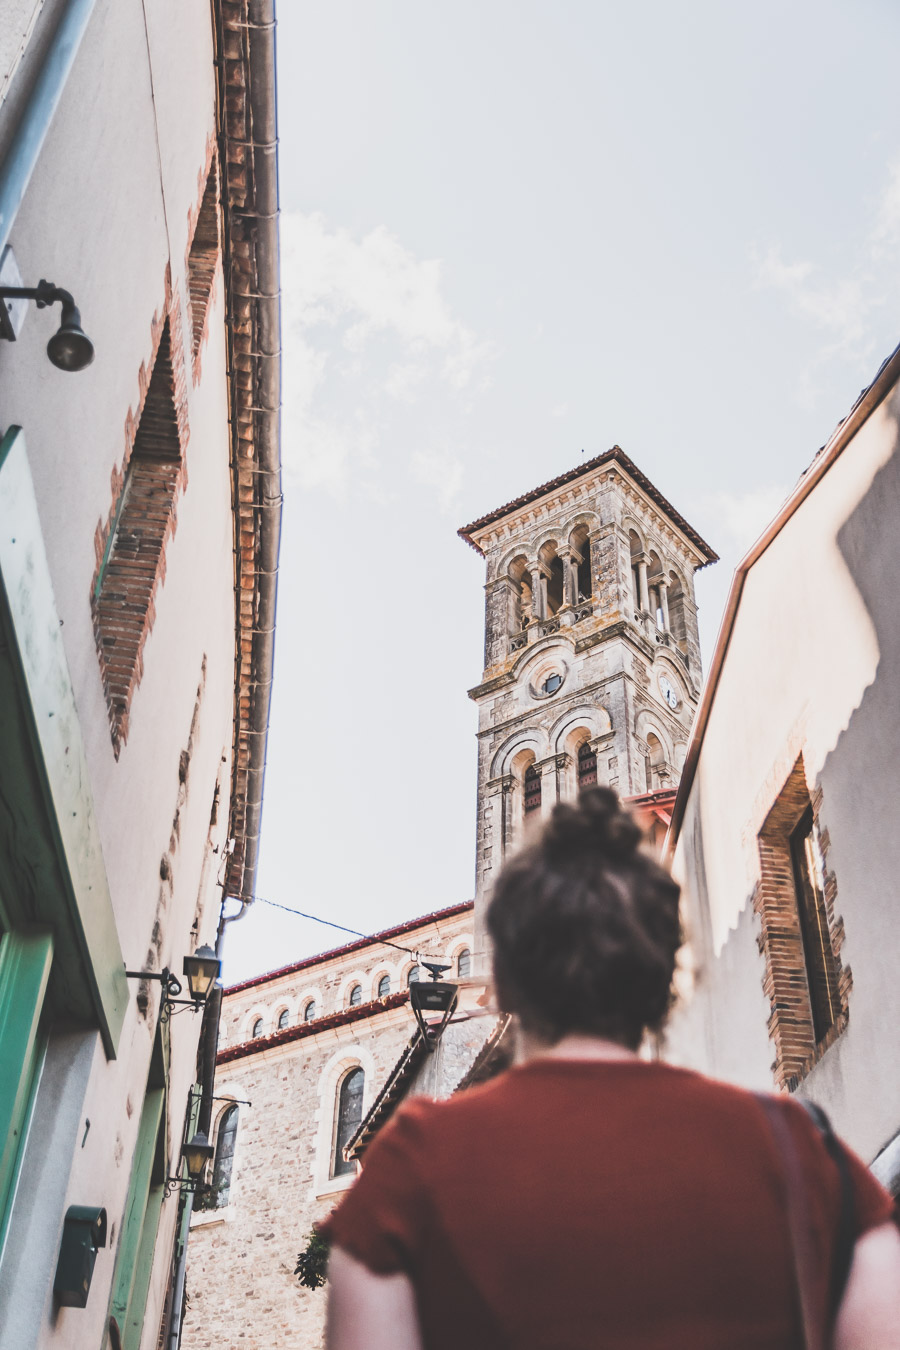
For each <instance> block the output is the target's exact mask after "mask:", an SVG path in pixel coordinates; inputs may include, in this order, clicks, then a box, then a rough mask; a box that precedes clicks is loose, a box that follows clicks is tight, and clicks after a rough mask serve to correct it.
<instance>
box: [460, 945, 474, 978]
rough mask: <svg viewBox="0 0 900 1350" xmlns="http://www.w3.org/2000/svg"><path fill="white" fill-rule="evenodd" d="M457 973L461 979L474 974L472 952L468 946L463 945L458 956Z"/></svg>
mask: <svg viewBox="0 0 900 1350" xmlns="http://www.w3.org/2000/svg"><path fill="white" fill-rule="evenodd" d="M456 973H457V975H458V976H459V978H460V979H461V980H464V979H465V978H466V977H467V976H468V975H471V974H472V953H471V952H470V951H469V949H468V947H463V949H462V951H461V952H460V954H459V956H457V958H456Z"/></svg>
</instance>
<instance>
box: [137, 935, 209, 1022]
mask: <svg viewBox="0 0 900 1350" xmlns="http://www.w3.org/2000/svg"><path fill="white" fill-rule="evenodd" d="M221 968H222V962H221V961H220V960H219V959H218V957H217V956H216V954H215V952H214V951H213V950H212V948H211V947H207V946H205V945H204V946H203V947H198V948H197V950H196V951H195V952H194V955H193V956H186V957H185V958H184V963H183V967H182V969H183V971H184V975H185V977H186V978H187V982H188V989H189V990H190V993H191V997H190V998H179V997H178V995H179V994H180V993H181V991H182V984H181V981H180V980H179V978H178V976H177V975H174V974H173V973H172V971H171V970H169V967H168V966H163V968H162V970H126V971H125V974H126V976H127V978H128V979H129V980H159V981H160V983H161V984H162V989H163V996H162V1008H161V1010H160V1020H161V1021H167V1020H168V1017H169V1015H170V1011H171V1008H172V1005H173V1004H176V1003H177V1004H179V1006H181V1007H182V1008H193V1010H194V1012H199V1011H200V1009H201V1008H202V1007H203V1005H204V1003H205V1002H206V1000H207V998H208V996H209V991H210V989H212V987H213V984H214V983H215V981H216V979H217V978H218V975H219V971H220V970H221Z"/></svg>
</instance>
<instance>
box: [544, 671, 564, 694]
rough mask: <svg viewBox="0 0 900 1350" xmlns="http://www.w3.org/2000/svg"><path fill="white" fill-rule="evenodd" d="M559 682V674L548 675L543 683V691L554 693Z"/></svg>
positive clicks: (560, 680)
mask: <svg viewBox="0 0 900 1350" xmlns="http://www.w3.org/2000/svg"><path fill="white" fill-rule="evenodd" d="M561 684H562V676H561V675H548V676H547V678H546V680H545V681H544V684H543V690H544V693H545V694H555V693H556V691H557V689H558V688H559V687H560V685H561Z"/></svg>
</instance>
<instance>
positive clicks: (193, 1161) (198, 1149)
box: [181, 1131, 215, 1181]
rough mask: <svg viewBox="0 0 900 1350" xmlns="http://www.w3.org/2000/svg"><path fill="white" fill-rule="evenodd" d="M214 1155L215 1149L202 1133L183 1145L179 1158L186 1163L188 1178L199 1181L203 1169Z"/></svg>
mask: <svg viewBox="0 0 900 1350" xmlns="http://www.w3.org/2000/svg"><path fill="white" fill-rule="evenodd" d="M214 1153H215V1149H214V1148H213V1146H212V1144H211V1143H210V1142H209V1140H208V1139H207V1137H206V1135H205V1134H203V1133H202V1131H200V1132H198V1133H197V1134H195V1135H194V1137H193V1139H190V1140H188V1142H187V1143H186V1144H184V1145H183V1147H182V1150H181V1156H182V1158H184V1161H185V1162H186V1163H187V1170H188V1176H189V1177H190V1178H191V1180H192V1181H199V1180H200V1178H201V1177H202V1175H203V1169H204V1167H205V1166H206V1164H207V1163H208V1162H209V1160H210V1158H211V1157H212V1156H213V1154H214Z"/></svg>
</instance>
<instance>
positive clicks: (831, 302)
mask: <svg viewBox="0 0 900 1350" xmlns="http://www.w3.org/2000/svg"><path fill="white" fill-rule="evenodd" d="M751 258H752V261H753V263H754V265H755V271H756V277H755V280H756V285H757V287H758V288H760V289H771V290H774V291H779V292H781V294H782V295H784V296H785V298H786V300H787V303H788V309H789V311H790V313H792V314H793V315H794V316H795V317H797V318H800V319H803V320H805V321H806V322H808V323H809V324H811V325H812V326H813V328H814V329H816V330H818V332H819V333H821V335H822V343H821V345H820V347H819V349H818V350H817V351H816V353H815V355H814V356H813V357H812V359H811V360H810V361H809V362H807V364H806V366H805V367H803V368H802V369H801V370H799V371H798V372H797V397H798V400H799V401H800V403H801V404H803V405H804V406H807V407H811V406H813V405H814V404H815V403H816V402H817V401H818V400H819V399H820V398H821V396H822V394H823V392H824V391H825V389H827V387H828V381H827V377H826V373H825V368H826V367H827V366H828V364H829V362H831V361H832V360H833V359H834V358H835V357H840V358H841V359H842V360H843V361H844V362H848V361H849V362H850V363H854V362H855V363H856V364H857V365H858V367H859V368H860V373H861V374H862V373H864V372H869V373H871V372H870V367H871V363H872V360H873V358H874V355H875V354H876V353H875V346H876V341H877V339H876V336H875V334H876V332H877V331H878V323H877V318H878V311H879V310H883V309H884V308H885V306H890V309H891V310H892V311H893V310H894V309H896V308H897V306H898V305H900V161H897V162H896V163H895V164H894V165H892V166H891V168H890V170H889V172H888V176H887V181H886V182H885V185H884V189H883V191H882V194H881V198H880V200H879V202H878V205H877V207H876V209H875V212H874V217H873V221H872V225H871V228H870V229H869V230H868V232H867V233H866V235H865V237H864V238H863V240H862V242H861V245H860V248H859V252H858V256H857V260H856V263H855V265H854V267H853V268H852V269H851V270H850V271H849V272H847V273H846V274H845V275H829V274H828V273H827V272H826V271H825V270H824V269H823V268H821V267H819V266H817V265H816V264H815V263H814V262H812V261H811V260H810V259H807V258H804V259H797V260H792V261H785V260H784V259H783V257H782V254H781V249H780V247H779V246H778V245H771V246H770V247H769V248H768V249H767V250H766V252H765V253H764V254H762V255H760V254H759V252H758V251H757V250H755V249H754V250H752V251H751ZM882 327H883V324H882Z"/></svg>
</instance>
